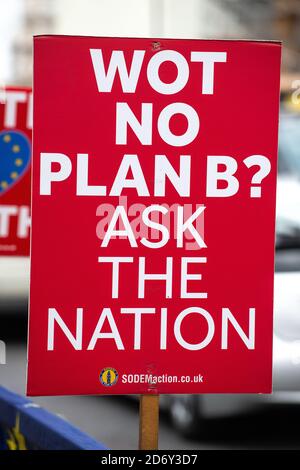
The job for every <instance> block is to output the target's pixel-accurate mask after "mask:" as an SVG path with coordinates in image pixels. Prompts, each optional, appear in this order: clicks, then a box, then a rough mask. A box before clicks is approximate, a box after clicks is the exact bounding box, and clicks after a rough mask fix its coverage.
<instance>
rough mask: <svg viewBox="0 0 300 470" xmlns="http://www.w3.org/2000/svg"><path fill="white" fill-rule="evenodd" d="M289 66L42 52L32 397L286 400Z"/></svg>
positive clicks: (100, 41) (151, 47) (177, 47)
mask: <svg viewBox="0 0 300 470" xmlns="http://www.w3.org/2000/svg"><path fill="white" fill-rule="evenodd" d="M280 52H281V47H280V44H278V43H275V42H255V41H217V40H211V41H202V40H182V39H180V40H167V39H159V40H155V41H154V40H151V39H113V38H89V37H63V36H51V37H47V36H44V37H37V38H35V41H34V84H35V87H34V155H33V195H32V196H33V201H32V211H33V227H32V258H31V262H32V265H31V292H30V327H29V364H28V394H30V395H55V394H60V395H62V394H124V393H126V394H130V393H141V394H147V393H207V392H213V393H218V392H270V390H271V383H272V309H273V275H274V272H273V266H274V225H275V223H274V221H275V183H276V160H277V132H278V106H279V103H278V102H279V75H280Z"/></svg>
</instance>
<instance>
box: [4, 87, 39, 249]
mask: <svg viewBox="0 0 300 470" xmlns="http://www.w3.org/2000/svg"><path fill="white" fill-rule="evenodd" d="M31 133H32V92H31V89H30V88H14V87H9V88H1V89H0V256H29V235H30V233H29V232H30V164H31Z"/></svg>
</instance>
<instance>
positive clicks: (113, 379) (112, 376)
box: [99, 367, 119, 387]
mask: <svg viewBox="0 0 300 470" xmlns="http://www.w3.org/2000/svg"><path fill="white" fill-rule="evenodd" d="M118 377H119V374H118V372H117V371H116V369H113V368H112V367H105V369H103V370H102V371H101V372H100V377H99V378H100V382H101V383H102V385H104V387H112V386H113V385H116V383H117V381H118Z"/></svg>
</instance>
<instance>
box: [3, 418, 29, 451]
mask: <svg viewBox="0 0 300 470" xmlns="http://www.w3.org/2000/svg"><path fill="white" fill-rule="evenodd" d="M8 434H9V439H7V441H6V443H7V446H8V448H9V450H27V448H26V443H25V437H24V436H23V434H21V432H20V415H19V414H17V416H16V424H15V426H14V427H13V428H12V429H9V430H8Z"/></svg>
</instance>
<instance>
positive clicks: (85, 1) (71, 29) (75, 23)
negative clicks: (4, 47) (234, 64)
mask: <svg viewBox="0 0 300 470" xmlns="http://www.w3.org/2000/svg"><path fill="white" fill-rule="evenodd" d="M0 2H1V0H0ZM2 3H4V1H2ZM8 3H9V2H7V1H6V0H5V4H6V5H8ZM15 3H16V2H15ZM0 4H1V3H0ZM18 4H19V7H20V8H21V11H22V14H21V20H20V24H19V28H18V29H17V30H16V31H15V34H14V37H13V41H12V44H11V51H10V52H11V54H12V68H11V71H10V77H11V78H10V82H11V83H13V84H15V83H18V84H31V79H32V36H33V35H35V34H49V33H52V34H79V35H80V34H81V35H97V36H101V35H102V36H136V37H139V36H145V37H148V36H150V37H159V36H160V37H189V38H233V39H236V38H245V39H279V40H282V41H283V43H284V52H283V71H284V72H285V73H298V72H300V1H299V0H126V1H124V0H109V1H107V0H19V1H18ZM7 8H8V7H7V6H4V7H2V13H4V14H5V12H6V11H7V13H9V12H8V10H7ZM10 14H12V12H11V11H10ZM0 36H1V33H0Z"/></svg>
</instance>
